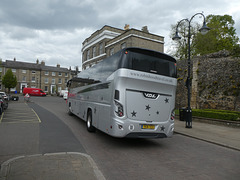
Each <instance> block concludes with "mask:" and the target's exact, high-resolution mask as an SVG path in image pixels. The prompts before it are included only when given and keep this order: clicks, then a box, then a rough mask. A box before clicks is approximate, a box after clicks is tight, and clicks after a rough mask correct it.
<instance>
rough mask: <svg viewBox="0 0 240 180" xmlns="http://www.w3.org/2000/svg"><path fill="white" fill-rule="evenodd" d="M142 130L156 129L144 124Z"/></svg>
mask: <svg viewBox="0 0 240 180" xmlns="http://www.w3.org/2000/svg"><path fill="white" fill-rule="evenodd" d="M142 129H155V125H146V124H143V125H142Z"/></svg>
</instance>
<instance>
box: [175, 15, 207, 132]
mask: <svg viewBox="0 0 240 180" xmlns="http://www.w3.org/2000/svg"><path fill="white" fill-rule="evenodd" d="M196 15H201V16H203V26H202V27H201V28H200V29H199V31H200V32H201V33H202V34H203V35H205V34H207V32H208V31H209V30H210V28H209V27H207V25H206V21H205V16H204V15H203V13H196V14H194V15H193V16H192V17H191V19H190V20H188V19H182V20H181V21H179V22H178V24H177V27H176V33H175V36H174V37H173V38H172V39H173V40H180V39H181V37H180V36H179V35H178V26H179V24H180V23H181V22H183V21H187V23H188V76H187V81H186V86H187V90H188V107H187V109H186V128H192V109H191V106H190V101H191V94H190V86H191V79H190V68H191V57H190V56H191V48H190V39H191V22H192V19H193V18H194V17H195V16H196Z"/></svg>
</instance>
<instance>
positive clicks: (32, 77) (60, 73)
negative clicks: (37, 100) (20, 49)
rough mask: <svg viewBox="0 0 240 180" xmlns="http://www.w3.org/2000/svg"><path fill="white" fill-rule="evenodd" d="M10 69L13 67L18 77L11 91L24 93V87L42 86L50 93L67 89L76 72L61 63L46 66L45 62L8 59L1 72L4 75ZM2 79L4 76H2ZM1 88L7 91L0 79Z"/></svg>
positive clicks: (3, 63) (2, 65)
mask: <svg viewBox="0 0 240 180" xmlns="http://www.w3.org/2000/svg"><path fill="white" fill-rule="evenodd" d="M8 69H11V70H12V72H13V74H14V75H15V76H16V77H17V86H16V88H13V89H11V92H14V91H17V92H18V93H22V90H23V88H24V87H32V88H40V89H42V90H43V91H44V92H46V93H48V94H56V93H57V92H60V91H61V90H64V89H66V83H67V81H68V80H69V79H71V78H72V76H73V75H74V74H76V73H75V71H72V70H71V69H68V68H62V67H60V65H59V64H57V66H56V67H54V66H46V65H45V62H43V61H42V62H41V63H39V60H37V61H36V63H28V62H21V61H16V59H14V60H6V61H5V62H2V63H1V67H0V72H1V76H2V77H3V76H4V75H5V73H6V72H7V70H8ZM1 79H2V78H1ZM0 90H1V91H5V87H4V85H2V82H1V81H0Z"/></svg>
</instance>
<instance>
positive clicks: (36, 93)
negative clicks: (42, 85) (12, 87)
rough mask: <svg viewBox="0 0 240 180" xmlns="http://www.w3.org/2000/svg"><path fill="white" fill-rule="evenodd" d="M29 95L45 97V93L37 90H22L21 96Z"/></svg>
mask: <svg viewBox="0 0 240 180" xmlns="http://www.w3.org/2000/svg"><path fill="white" fill-rule="evenodd" d="M25 94H29V95H30V96H46V93H45V92H43V90H41V89H39V88H24V89H23V95H24V96H25Z"/></svg>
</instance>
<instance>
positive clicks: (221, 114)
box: [192, 109, 239, 120]
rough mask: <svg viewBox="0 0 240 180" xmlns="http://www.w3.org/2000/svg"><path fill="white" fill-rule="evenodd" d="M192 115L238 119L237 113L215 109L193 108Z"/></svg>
mask: <svg viewBox="0 0 240 180" xmlns="http://www.w3.org/2000/svg"><path fill="white" fill-rule="evenodd" d="M192 116H197V117H206V118H213V119H224V120H239V115H238V113H235V112H234V111H232V112H230V111H228V112H225V111H215V110H204V109H194V110H193V111H192Z"/></svg>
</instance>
